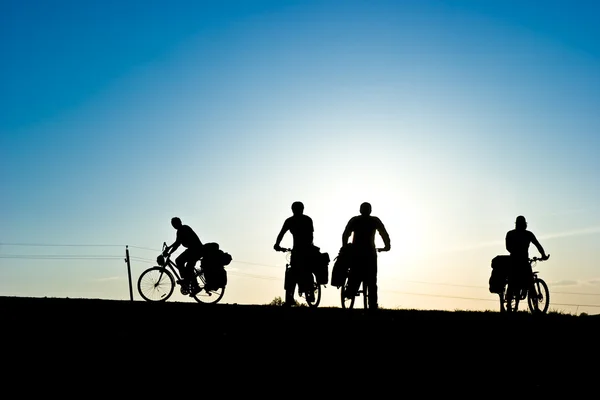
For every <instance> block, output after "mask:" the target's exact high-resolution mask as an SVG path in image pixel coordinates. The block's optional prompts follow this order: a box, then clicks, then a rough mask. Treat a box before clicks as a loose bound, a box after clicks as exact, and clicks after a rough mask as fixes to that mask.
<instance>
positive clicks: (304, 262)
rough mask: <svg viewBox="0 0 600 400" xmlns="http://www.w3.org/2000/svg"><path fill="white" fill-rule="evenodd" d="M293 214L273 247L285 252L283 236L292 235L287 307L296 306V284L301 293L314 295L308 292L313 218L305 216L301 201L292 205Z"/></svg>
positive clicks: (312, 247) (312, 246)
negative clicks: (282, 244)
mask: <svg viewBox="0 0 600 400" xmlns="http://www.w3.org/2000/svg"><path fill="white" fill-rule="evenodd" d="M292 212H293V214H294V215H292V216H291V217H289V218H287V219H286V220H285V221H284V222H283V226H282V227H281V230H280V231H279V234H278V235H277V239H276V240H275V245H274V246H273V248H274V249H275V251H284V249H283V248H282V247H281V246H280V244H281V241H282V240H283V236H284V235H285V234H286V232H288V231H289V232H290V233H291V234H292V237H293V240H294V245H293V247H292V256H291V259H290V271H289V272H288V273H290V274H291V275H290V276H289V277H288V278H289V281H287V282H286V284H285V286H286V287H285V289H286V292H285V293H286V297H285V305H286V306H291V305H293V304H294V291H295V290H296V284H298V286H299V289H300V291H301V292H304V293H306V295H307V296H309V297H310V296H311V295H313V293H312V291H310V290H306V289H307V288H308V287H309V285H310V283H311V282H310V281H311V280H312V273H311V270H310V260H311V255H313V253H312V252H313V251H314V245H313V234H314V226H313V221H312V218H310V217H309V216H308V215H305V214H304V204H302V202H300V201H295V202H294V203H292ZM288 285H289V286H288Z"/></svg>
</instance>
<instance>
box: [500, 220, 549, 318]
mask: <svg viewBox="0 0 600 400" xmlns="http://www.w3.org/2000/svg"><path fill="white" fill-rule="evenodd" d="M531 243H533V245H534V246H535V247H536V248H537V250H538V251H539V252H540V254H541V256H542V260H547V259H548V257H549V256H547V255H546V252H545V251H544V248H543V247H542V245H541V244H540V242H539V241H538V240H537V238H536V237H535V235H534V234H533V232H531V231H528V230H527V221H526V220H525V217H524V216H522V215H519V216H518V217H517V219H516V220H515V229H513V230H510V231H508V232H507V233H506V250H508V252H509V253H510V258H511V262H510V271H509V275H508V285H509V288H508V293H512V291H511V288H510V286H511V285H518V286H519V287H529V288H530V289H529V290H530V291H531V292H530V296H531V297H532V298H534V297H535V296H536V293H535V287H534V285H533V270H532V269H531V264H530V263H529V245H530V244H531ZM509 307H510V302H509ZM508 311H512V310H510V309H509V310H508Z"/></svg>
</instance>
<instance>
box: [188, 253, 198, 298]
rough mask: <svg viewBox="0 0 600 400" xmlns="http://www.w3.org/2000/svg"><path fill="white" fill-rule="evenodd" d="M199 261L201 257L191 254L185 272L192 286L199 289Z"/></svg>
mask: <svg viewBox="0 0 600 400" xmlns="http://www.w3.org/2000/svg"><path fill="white" fill-rule="evenodd" d="M198 261H199V257H198V255H197V254H193V253H192V254H190V256H189V257H188V260H187V262H186V264H185V273H186V276H187V277H186V279H187V280H188V281H189V282H190V286H191V287H192V289H193V290H196V291H197V290H198V289H199V288H200V286H199V285H198V279H197V278H196V264H197V263H198Z"/></svg>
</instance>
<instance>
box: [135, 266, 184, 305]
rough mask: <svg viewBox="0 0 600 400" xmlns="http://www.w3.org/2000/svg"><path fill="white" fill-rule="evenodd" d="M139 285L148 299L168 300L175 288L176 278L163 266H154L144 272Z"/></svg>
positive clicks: (141, 293)
mask: <svg viewBox="0 0 600 400" xmlns="http://www.w3.org/2000/svg"><path fill="white" fill-rule="evenodd" d="M137 287H138V292H139V293H140V296H142V298H143V299H144V300H146V301H166V300H167V299H168V298H169V297H171V295H172V294H173V290H174V289H175V278H173V274H171V273H170V272H169V271H167V270H166V269H165V268H163V267H158V266H157V267H152V268H148V269H147V270H145V271H144V272H142V274H141V275H140V277H139V279H138V284H137Z"/></svg>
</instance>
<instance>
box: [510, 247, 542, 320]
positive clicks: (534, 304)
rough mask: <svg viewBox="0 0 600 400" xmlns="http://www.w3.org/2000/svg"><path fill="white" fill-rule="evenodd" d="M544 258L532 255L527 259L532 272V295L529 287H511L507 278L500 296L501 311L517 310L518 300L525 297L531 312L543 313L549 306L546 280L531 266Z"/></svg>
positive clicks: (522, 299)
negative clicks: (505, 285) (505, 286)
mask: <svg viewBox="0 0 600 400" xmlns="http://www.w3.org/2000/svg"><path fill="white" fill-rule="evenodd" d="M548 258H550V255H549V254H548V256H547V257H546V258H539V257H533V258H530V259H529V265H531V269H532V274H533V289H534V290H535V295H533V296H532V293H531V288H524V287H517V288H516V289H515V288H511V283H510V282H509V281H508V279H507V288H506V290H505V291H504V292H503V293H502V294H501V296H500V309H501V311H507V312H517V311H519V302H520V301H524V300H525V299H526V298H527V305H528V306H529V311H530V312H531V313H539V314H545V313H547V312H548V307H549V306H550V290H549V289H548V285H547V284H546V282H545V281H544V280H543V279H542V278H540V277H539V276H538V274H539V271H535V270H534V269H533V267H534V266H535V265H536V264H537V262H538V261H546V260H547V259H548Z"/></svg>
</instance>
